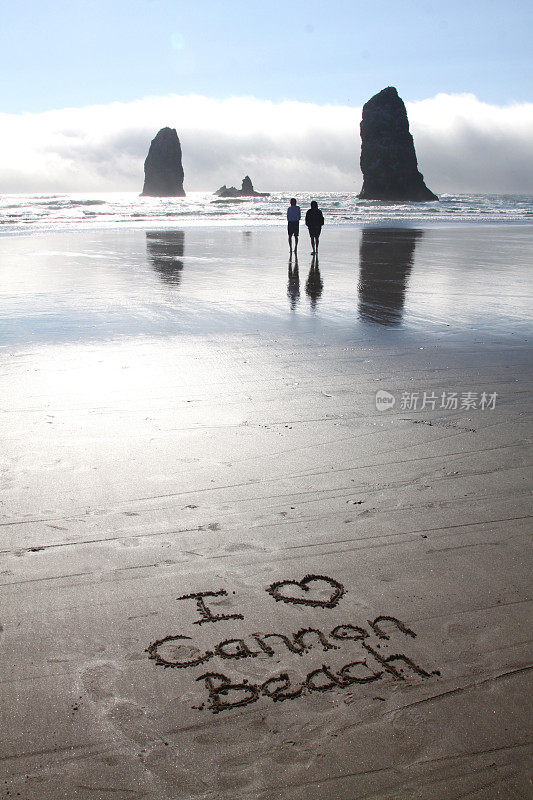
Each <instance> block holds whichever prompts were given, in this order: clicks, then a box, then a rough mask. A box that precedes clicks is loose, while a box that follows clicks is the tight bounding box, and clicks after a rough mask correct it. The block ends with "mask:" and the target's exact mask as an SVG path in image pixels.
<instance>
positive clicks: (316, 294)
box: [305, 256, 324, 311]
mask: <svg viewBox="0 0 533 800" xmlns="http://www.w3.org/2000/svg"><path fill="white" fill-rule="evenodd" d="M323 288H324V283H323V281H322V277H321V275H320V270H319V268H318V258H317V256H313V257H312V259H311V269H310V270H309V275H308V276H307V282H306V284H305V293H306V294H307V296H308V297H309V300H310V301H311V310H312V311H315V309H316V306H317V303H318V301H319V299H320V295H321V294H322V290H323Z"/></svg>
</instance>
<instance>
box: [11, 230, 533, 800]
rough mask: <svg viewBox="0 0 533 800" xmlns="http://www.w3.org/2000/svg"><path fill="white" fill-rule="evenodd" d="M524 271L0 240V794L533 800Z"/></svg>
mask: <svg viewBox="0 0 533 800" xmlns="http://www.w3.org/2000/svg"><path fill="white" fill-rule="evenodd" d="M532 242H533V226H530V225H515V226H511V225H499V226H491V225H486V226H482V225H479V226H476V225H462V226H450V227H436V226H435V227H430V226H426V227H423V228H422V227H421V228H416V229H412V228H411V229H408V228H398V227H395V228H364V229H359V228H348V227H346V228H344V229H336V228H330V229H326V228H325V229H324V232H323V235H322V241H321V253H320V259H319V263H318V264H316V263H314V264H313V263H312V261H311V255H310V253H309V250H310V248H309V242H308V238H307V236H306V235H304V234H302V236H301V239H300V246H299V251H300V252H299V260H298V266H297V269H295V263H294V261H293V262H292V263H291V264H290V265H289V261H288V252H287V242H286V236H285V230H284V228H283V229H279V230H276V229H268V228H265V229H259V228H257V229H250V230H244V231H243V230H237V229H231V228H228V229H222V228H202V229H200V228H191V229H185V230H169V229H166V230H159V231H157V230H149V231H142V230H121V231H119V230H114V231H113V230H109V231H84V232H62V233H59V232H56V233H48V234H47V233H42V234H35V235H33V236H24V235H18V236H11V237H4V238H1V239H0V274H1V276H2V289H1V293H2V296H1V301H2V309H3V312H2V331H3V332H2V340H1V347H0V433H1V439H2V450H1V455H0V470H1V472H0V532H1V537H0V550H1V565H2V566H1V568H0V573H1V574H0V624H1V631H0V662H1V671H0V676H1V677H0V680H1V682H2V692H1V698H2V699H1V711H0V717H1V719H2V737H1V738H2V743H1V745H0V763H1V765H2V776H3V777H2V784H1V786H0V790H1V791H0V796H6V797H7V796H9V797H21V798H24V799H25V800H59V799H60V798H61V799H62V798H64V799H65V800H72V798H76V799H77V800H104V799H105V798H109V797H111V796H112V797H115V798H124V800H126V798H138V799H139V800H141V799H146V800H156V798H157V800H162V799H163V798H165V799H166V800H174V799H175V798H180V800H181V799H182V798H190V800H193V799H194V800H199V799H200V798H202V800H215V799H216V800H218V799H219V798H220V799H221V800H236V798H239V800H246V799H248V798H249V799H250V800H252V798H254V799H255V798H257V800H278V799H279V800H330V798H331V800H354V798H380V799H381V798H382V799H386V800H393V798H394V799H395V800H396V799H397V798H402V799H403V798H415V797H416V798H419V799H420V800H459V798H467V797H468V798H473V799H474V798H475V800H492V798H505V800H507V799H508V800H517V799H518V798H524V800H525V798H528V797H530V796H531V781H530V773H529V771H528V767H529V765H530V764H531V749H530V745H529V742H530V738H531V737H530V709H529V707H528V699H529V697H530V695H531V679H530V674H531V672H530V669H531V643H530V640H531V634H530V631H531V625H530V608H531V605H530V602H529V598H530V595H531V578H530V575H531V557H530V555H529V553H530V551H529V549H528V544H529V534H530V531H531V522H530V520H531V505H530V496H531V468H530V464H531V448H530V446H529V440H528V437H530V433H531V405H530V397H531V394H530V393H531V377H532V368H531V348H530V334H531V316H530V309H531V279H530V275H529V270H530V259H531V255H530V254H531V244H532ZM377 393H380V395H379V398H380V401H378V404H377V403H376V395H377ZM2 792H3V794H2Z"/></svg>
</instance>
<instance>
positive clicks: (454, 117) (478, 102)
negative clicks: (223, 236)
mask: <svg viewBox="0 0 533 800" xmlns="http://www.w3.org/2000/svg"><path fill="white" fill-rule="evenodd" d="M532 40H533V3H531V2H529V0H520V1H519V2H517V1H516V0H507V2H503V1H498V2H494V0H462V2H457V0H441V2H432V0H403V2H400V0H394V2H392V1H390V0H382V1H380V0H374V2H372V3H369V2H359V0H342V1H339V0H320V2H317V0H305V1H304V0H287V2H279V0H271V2H269V3H267V2H264V1H262V2H258V0H247V1H246V2H245V1H244V0H204V2H203V3H198V2H193V0H106V1H105V2H104V0H68V2H67V1H66V0H47V2H42V0H2V2H1V3H0V73H1V74H2V76H3V77H2V81H1V83H0V100H1V102H0V191H9V192H15V191H54V190H55V191H75V190H79V191H89V190H95V191H97V190H104V189H105V190H110V189H117V190H135V189H137V187H138V184H139V182H142V162H143V160H144V157H145V156H146V152H147V148H148V146H149V142H150V140H151V138H153V136H154V135H155V133H156V132H157V130H158V129H159V127H162V126H163V125H169V126H171V127H175V128H176V129H177V131H178V134H179V136H180V139H181V140H182V146H183V153H184V168H185V188H186V189H187V187H189V189H191V190H192V189H210V188H217V186H218V185H220V184H221V183H228V184H230V183H234V184H235V183H237V184H238V183H239V181H240V180H241V178H242V174H241V173H243V170H244V169H246V167H248V171H251V170H252V168H255V172H254V176H252V177H253V179H254V183H256V184H258V185H259V181H260V182H261V183H262V186H260V187H259V188H263V189H265V190H266V191H268V190H276V189H283V188H285V186H286V185H287V184H288V182H290V181H292V183H291V185H294V188H295V190H296V189H304V188H307V189H315V190H316V189H319V188H322V189H323V190H325V191H327V190H328V189H330V190H335V189H339V190H344V189H345V190H358V189H359V188H360V186H359V183H360V179H361V176H360V172H359V167H358V159H359V146H360V145H359V139H358V124H359V121H360V115H361V107H362V105H363V103H364V102H365V101H366V100H368V99H369V98H370V97H371V96H372V95H373V94H375V93H376V92H377V91H379V90H380V89H382V88H384V87H385V86H389V85H394V86H396V87H397V88H398V91H399V93H400V95H401V97H403V99H404V100H405V101H406V103H407V106H408V113H409V118H410V122H411V130H412V132H413V135H414V137H415V145H416V148H417V154H418V158H419V163H420V168H421V170H422V172H424V174H425V175H426V178H427V179H428V180H427V182H428V184H430V185H431V184H434V185H433V186H432V187H431V188H434V190H435V191H453V190H455V191H500V192H506V191H509V192H512V191H517V192H524V193H526V192H528V191H529V192H533V181H532V180H531V179H532V178H533V166H532V161H533V158H532V155H533V146H532V145H531V136H532V133H531V131H532V127H531V123H532V101H533V97H532V96H531V86H532V77H533V76H532V73H533V70H532V63H533V58H532V54H531V51H532V48H531V44H530V43H531V41H532ZM523 159H525V162H524V161H523ZM495 160H496V161H495ZM139 171H140V175H141V177H139ZM243 174H244V173H243ZM317 184H320V186H319V185H317Z"/></svg>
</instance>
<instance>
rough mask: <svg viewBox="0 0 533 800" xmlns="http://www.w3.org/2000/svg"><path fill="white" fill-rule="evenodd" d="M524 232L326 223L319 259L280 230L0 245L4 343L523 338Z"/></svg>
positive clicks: (41, 239) (93, 236)
mask: <svg viewBox="0 0 533 800" xmlns="http://www.w3.org/2000/svg"><path fill="white" fill-rule="evenodd" d="M532 243H533V227H532V226H490V227H489V226H462V227H460V228H429V229H425V230H424V229H416V228H363V229H357V228H351V229H334V228H333V229H332V228H329V229H328V231H327V232H325V233H324V235H323V240H322V245H321V252H320V258H319V261H318V263H317V262H316V261H315V260H313V258H312V256H311V255H310V247H309V241H308V238H307V236H306V235H302V236H301V239H300V248H299V250H300V252H299V259H298V261H296V260H295V259H293V260H292V261H289V259H288V251H287V243H286V240H285V234H284V231H283V230H265V229H263V230H261V229H254V230H245V231H241V230H236V229H226V230H224V229H205V228H204V229H188V230H186V231H185V230H160V231H157V230H156V231H153V230H149V231H139V230H122V231H117V230H115V231H98V232H64V233H52V234H38V235H33V236H19V237H6V238H3V239H1V240H0V276H1V289H0V292H1V295H0V296H1V305H2V317H3V324H2V328H3V332H2V335H1V339H2V344H3V345H4V346H8V347H9V348H13V347H19V346H23V347H24V346H26V345H28V344H35V343H41V344H44V343H54V342H63V343H66V342H70V341H72V342H80V341H91V340H100V341H101V340H107V339H117V338H124V337H135V338H138V337H147V336H148V337H150V336H154V335H155V336H158V337H159V336H169V335H179V334H193V335H197V334H200V335H208V336H212V335H216V334H219V333H224V334H237V335H238V334H253V333H255V334H257V333H259V334H261V333H265V334H268V335H283V334H287V335H293V334H297V335H305V336H313V337H319V338H320V337H326V338H331V337H333V339H334V340H335V341H339V340H340V341H342V340H346V341H347V342H352V341H354V340H359V339H365V338H368V337H371V338H372V337H375V336H376V335H383V332H386V331H388V333H389V335H390V334H391V332H392V333H393V334H394V335H407V334H409V333H410V334H418V335H420V334H422V335H439V336H441V337H446V338H447V339H453V338H454V337H457V336H460V337H461V338H467V339H468V338H471V337H474V338H475V337H478V336H479V334H482V335H483V336H484V337H489V338H493V339H494V338H496V339H498V338H500V337H502V336H503V337H509V336H523V335H526V334H527V332H528V331H529V330H530V322H531V317H530V310H531V281H530V277H529V267H530V254H531V245H532Z"/></svg>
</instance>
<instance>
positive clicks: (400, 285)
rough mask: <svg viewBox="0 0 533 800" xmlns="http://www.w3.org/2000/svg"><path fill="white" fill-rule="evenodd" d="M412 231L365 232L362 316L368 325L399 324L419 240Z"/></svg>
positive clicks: (361, 258)
mask: <svg viewBox="0 0 533 800" xmlns="http://www.w3.org/2000/svg"><path fill="white" fill-rule="evenodd" d="M422 236H423V231H421V230H416V229H409V228H369V229H366V230H363V234H362V238H361V246H360V249H359V316H360V317H361V319H363V320H365V321H366V322H377V323H379V324H381V325H399V324H400V323H401V321H402V316H403V307H404V303H405V292H406V289H407V281H408V278H409V275H410V273H411V269H412V267H413V258H414V252H415V247H416V242H417V239H420V238H421V237H422Z"/></svg>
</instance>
